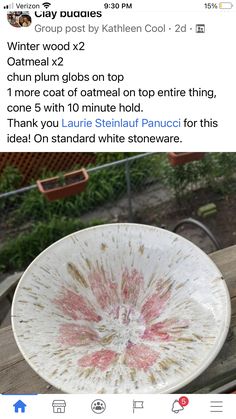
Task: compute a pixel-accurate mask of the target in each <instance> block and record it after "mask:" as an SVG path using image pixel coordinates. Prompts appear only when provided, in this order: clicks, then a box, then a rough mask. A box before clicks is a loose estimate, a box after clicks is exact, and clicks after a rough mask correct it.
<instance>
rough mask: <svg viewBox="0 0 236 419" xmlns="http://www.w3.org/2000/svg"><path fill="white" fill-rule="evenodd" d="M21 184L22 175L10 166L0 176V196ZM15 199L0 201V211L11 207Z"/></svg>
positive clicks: (12, 197)
mask: <svg viewBox="0 0 236 419" xmlns="http://www.w3.org/2000/svg"><path fill="white" fill-rule="evenodd" d="M21 182H22V175H21V174H20V172H19V170H18V169H16V168H15V167H12V166H7V167H5V169H4V170H3V172H2V173H1V175H0V194H2V193H5V192H10V191H12V190H14V189H17V188H18V187H19V186H20V184H21ZM15 202H16V197H14V196H11V197H9V198H5V199H4V200H3V199H0V210H3V209H8V208H9V207H13V206H14V203H15Z"/></svg>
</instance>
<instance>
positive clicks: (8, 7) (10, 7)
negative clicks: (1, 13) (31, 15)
mask: <svg viewBox="0 0 236 419" xmlns="http://www.w3.org/2000/svg"><path fill="white" fill-rule="evenodd" d="M13 7H14V3H11V4H7V5H6V6H4V7H3V9H13Z"/></svg>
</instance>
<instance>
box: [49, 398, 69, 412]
mask: <svg viewBox="0 0 236 419" xmlns="http://www.w3.org/2000/svg"><path fill="white" fill-rule="evenodd" d="M52 407H53V413H65V408H66V402H65V400H53V402H52Z"/></svg>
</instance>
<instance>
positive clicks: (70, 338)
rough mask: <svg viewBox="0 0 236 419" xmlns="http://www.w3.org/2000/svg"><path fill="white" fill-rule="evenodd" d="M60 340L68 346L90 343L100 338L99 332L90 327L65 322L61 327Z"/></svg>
mask: <svg viewBox="0 0 236 419" xmlns="http://www.w3.org/2000/svg"><path fill="white" fill-rule="evenodd" d="M59 333H60V338H59V341H60V343H62V344H63V345H67V346H80V345H89V344H90V343H92V342H94V341H97V340H98V334H97V333H96V332H95V331H94V330H92V329H90V328H89V327H85V326H79V325H77V324H75V323H65V324H62V325H61V326H60V328H59Z"/></svg>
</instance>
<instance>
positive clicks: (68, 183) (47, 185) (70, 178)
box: [36, 168, 89, 201]
mask: <svg viewBox="0 0 236 419" xmlns="http://www.w3.org/2000/svg"><path fill="white" fill-rule="evenodd" d="M88 180H89V175H88V173H87V171H86V170H85V169H84V168H82V169H80V170H76V171H74V172H71V173H66V174H65V175H64V176H63V184H61V183H60V182H61V178H60V177H59V176H56V177H52V178H49V179H44V180H37V182H36V183H37V186H38V189H39V191H40V192H41V193H42V194H43V195H44V196H45V197H46V198H47V199H48V200H49V201H54V200H56V199H62V198H65V197H67V196H71V195H76V194H78V193H80V192H82V191H83V190H84V189H85V187H86V186H87V182H88Z"/></svg>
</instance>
